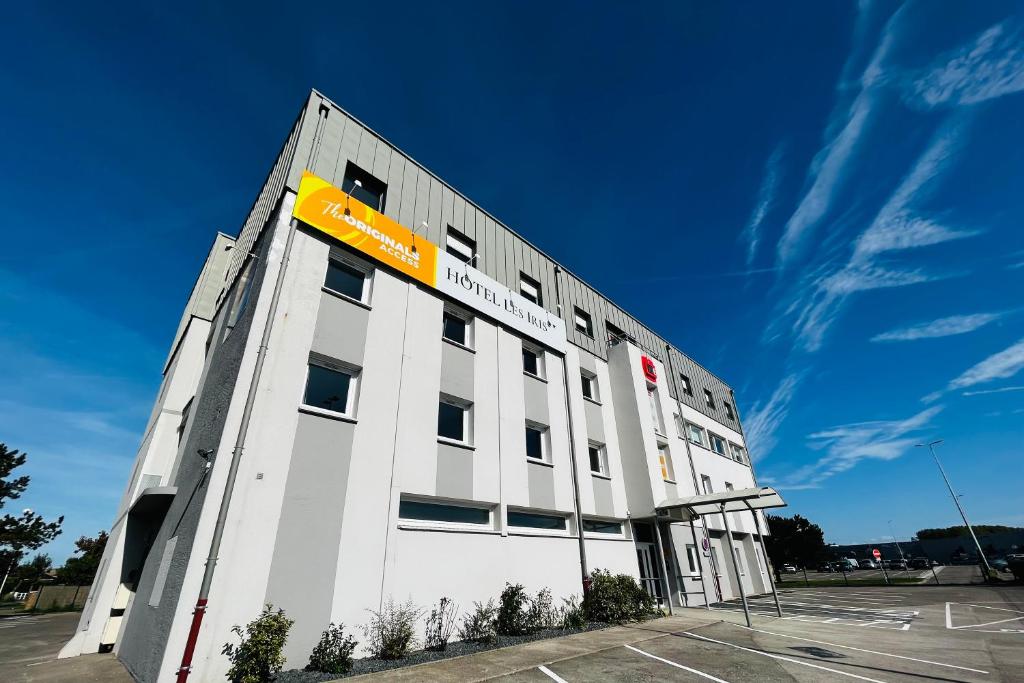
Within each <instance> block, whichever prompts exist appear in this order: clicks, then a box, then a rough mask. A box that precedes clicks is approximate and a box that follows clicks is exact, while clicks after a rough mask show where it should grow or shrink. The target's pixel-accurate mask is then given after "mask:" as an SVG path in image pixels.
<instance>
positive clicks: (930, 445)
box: [914, 439, 992, 581]
mask: <svg viewBox="0 0 1024 683" xmlns="http://www.w3.org/2000/svg"><path fill="white" fill-rule="evenodd" d="M940 443H942V439H936V440H935V441H930V442H928V443H927V444H923V443H919V444H914V445H915V446H916V447H917V448H924V447H925V446H927V447H928V452H930V453H931V454H932V458H933V459H934V460H935V465H936V466H937V467H938V468H939V472H940V473H941V474H942V480H943V481H944V482H946V488H948V489H949V495H950V496H951V497H952V498H953V503H954V504H955V505H956V509H957V510H958V511H959V512H960V517H961V519H963V520H964V526H966V527H967V531H968V532H969V533H970V534H971V538H972V539H973V540H974V547H975V548H977V549H978V557H979V558H980V560H981V566H982V570H983V571H984V573H985V580H986V581H988V578H989V575H990V574H991V573H992V568H991V567H989V566H988V560H987V559H986V558H985V553H984V552H983V551H982V549H981V544H980V543H978V537H977V536H975V535H974V528H973V527H971V523H970V522H968V521H967V513H966V512H964V508H963V506H961V505H960V499H959V498H957V496H956V494H955V493H953V485H952V484H950V483H949V477H947V476H946V470H944V469H942V463H941V462H939V456H937V455H935V446H937V445H938V444H940Z"/></svg>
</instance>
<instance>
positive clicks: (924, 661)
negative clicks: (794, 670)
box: [733, 624, 988, 674]
mask: <svg viewBox="0 0 1024 683" xmlns="http://www.w3.org/2000/svg"><path fill="white" fill-rule="evenodd" d="M733 626H737V627H739V628H742V629H743V630H745V631H756V632H758V633H767V634H768V635H770V636H778V637H779V638H792V639H793V640H800V641H803V642H805V643H815V644H817V645H828V646H829V647H841V648H843V649H846V650H856V651H857V652H867V653H868V654H872V655H882V656H883V657H895V658H896V659H907V660H910V661H912V662H921V663H922V664H933V665H935V666H945V667H947V668H950V669H961V670H962V671H973V672H974V673H978V674H988V672H987V671H982V670H981V669H972V668H971V667H969V666H958V665H957V664H945V663H943V662H933V661H931V660H929V659H917V658H916V657H907V656H905V655H894V654H892V653H891V652H879V651H878V650H865V649H864V648H861V647H854V646H852V645H840V644H839V643H830V642H827V641H824V640H811V639H810V638H801V637H800V636H791V635H789V634H787V633H775V632H774V631H765V630H764V629H760V628H750V627H749V626H743V625H741V624H733Z"/></svg>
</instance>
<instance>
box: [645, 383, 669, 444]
mask: <svg viewBox="0 0 1024 683" xmlns="http://www.w3.org/2000/svg"><path fill="white" fill-rule="evenodd" d="M647 401H648V403H650V404H651V421H652V422H653V423H654V431H655V432H657V433H658V434H664V433H665V420H664V419H663V418H662V417H661V401H660V400H659V398H658V390H657V389H656V388H655V387H652V386H650V385H647Z"/></svg>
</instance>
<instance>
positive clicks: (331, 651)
mask: <svg viewBox="0 0 1024 683" xmlns="http://www.w3.org/2000/svg"><path fill="white" fill-rule="evenodd" d="M356 645H358V643H357V642H356V639H355V638H353V637H352V636H346V635H345V625H344V624H338V625H337V626H335V625H334V623H333V622H332V623H331V625H330V626H328V627H327V630H326V631H324V632H323V635H321V636H320V642H319V643H317V644H316V647H314V648H313V654H311V655H310V656H309V664H307V665H306V671H319V672H321V673H325V674H344V673H348V672H349V671H350V670H351V669H352V651H353V650H355V649H356Z"/></svg>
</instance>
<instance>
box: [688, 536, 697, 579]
mask: <svg viewBox="0 0 1024 683" xmlns="http://www.w3.org/2000/svg"><path fill="white" fill-rule="evenodd" d="M686 565H687V568H688V569H689V570H690V574H691V575H693V576H696V575H697V574H699V573H700V572H699V571H698V570H697V567H698V566H699V565H698V564H697V546H695V545H692V544H687V546H686Z"/></svg>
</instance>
